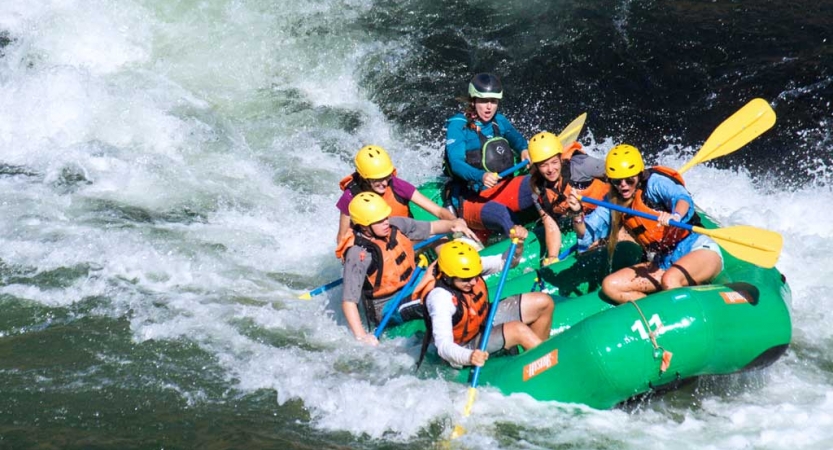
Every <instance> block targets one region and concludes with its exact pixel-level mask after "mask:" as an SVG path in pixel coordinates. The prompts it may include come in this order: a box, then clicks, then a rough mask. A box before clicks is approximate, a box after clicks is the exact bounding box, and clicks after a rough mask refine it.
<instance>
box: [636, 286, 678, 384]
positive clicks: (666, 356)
mask: <svg viewBox="0 0 833 450" xmlns="http://www.w3.org/2000/svg"><path fill="white" fill-rule="evenodd" d="M628 303H630V304H631V305H633V307H634V308H636V312H638V313H639V317H641V318H642V323H644V324H645V329H646V330H647V331H648V337H649V338H650V339H651V344H652V345H653V346H654V358H657V357H658V356H659V355H660V354H661V355H662V363H660V365H659V373H661V374H662V373H665V371H666V370H668V366H670V365H671V357H672V356H674V354H673V353H671V352H669V351H668V350H666V349H664V348H662V347H660V346H659V344H658V343H657V331H659V328H657V330H656V331H654V330H651V324H650V323H648V319H646V318H645V314H643V313H642V309H641V308H639V305H637V304H636V302H635V301H633V302H628ZM660 351H662V353H660Z"/></svg>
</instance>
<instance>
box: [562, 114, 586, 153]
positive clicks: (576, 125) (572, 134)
mask: <svg viewBox="0 0 833 450" xmlns="http://www.w3.org/2000/svg"><path fill="white" fill-rule="evenodd" d="M585 120H587V113H583V114H582V115H580V116H578V117H576V118H575V119H574V120H573V121H572V122H570V124H569V125H567V126H566V127H564V130H562V131H561V134H559V135H558V140H559V141H561V145H563V146H565V147H566V146H568V145H570V144H572V143H573V142H575V140H576V139H578V135H579V133H581V129H582V128H584V121H585Z"/></svg>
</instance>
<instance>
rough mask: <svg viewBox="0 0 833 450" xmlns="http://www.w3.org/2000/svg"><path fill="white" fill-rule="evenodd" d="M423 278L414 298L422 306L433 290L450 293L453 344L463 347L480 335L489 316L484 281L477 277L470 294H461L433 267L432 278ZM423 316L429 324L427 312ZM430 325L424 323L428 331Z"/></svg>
mask: <svg viewBox="0 0 833 450" xmlns="http://www.w3.org/2000/svg"><path fill="white" fill-rule="evenodd" d="M425 278H427V279H428V281H427V282H425V283H422V282H421V283H420V284H419V286H417V288H416V290H415V291H414V297H417V298H419V299H420V300H421V301H422V302H423V304H424V303H425V299H426V297H428V294H429V293H430V292H431V291H432V290H433V289H434V288H438V287H439V288H443V289H445V290H447V291H448V292H450V293H451V301H452V302H453V303H454V306H455V307H456V308H457V310H456V311H455V312H454V315H453V316H452V317H451V323H452V325H453V328H452V332H453V334H454V343H455V344H458V345H463V344H466V343H467V342H469V341H471V340H472V339H474V338H475V336H477V334H478V333H480V329H481V328H482V325H483V323H484V322H485V321H486V319H487V318H488V316H489V289H488V288H487V287H486V281H484V280H483V277H477V284H475V285H474V287H473V288H472V290H471V292H463V291H461V290H459V289H457V288H455V287H454V286H452V285H451V284H450V283H446V282H445V279H444V277H443V275H442V274H441V273H440V271H439V269H438V268H437V267H434V275H433V276H430V277H429V276H426V277H425ZM423 316H424V317H425V320H426V322H430V320H431V317H430V315H429V314H428V313H427V311H426V312H425V314H423ZM430 325H431V324H430V323H426V328H427V329H428V330H431V329H433V327H431V326H430Z"/></svg>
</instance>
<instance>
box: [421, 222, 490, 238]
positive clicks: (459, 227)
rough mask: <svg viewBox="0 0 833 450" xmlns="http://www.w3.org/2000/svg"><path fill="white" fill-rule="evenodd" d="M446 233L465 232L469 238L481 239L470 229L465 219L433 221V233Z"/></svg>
mask: <svg viewBox="0 0 833 450" xmlns="http://www.w3.org/2000/svg"><path fill="white" fill-rule="evenodd" d="M445 233H463V235H465V236H466V237H468V238H469V239H474V240H475V241H477V242H480V239H478V238H477V235H476V234H474V232H473V231H471V230H470V229H469V226H468V225H466V221H465V220H463V219H454V220H435V221H433V222H431V234H445Z"/></svg>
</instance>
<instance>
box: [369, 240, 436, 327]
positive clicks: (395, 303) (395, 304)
mask: <svg viewBox="0 0 833 450" xmlns="http://www.w3.org/2000/svg"><path fill="white" fill-rule="evenodd" d="M426 267H428V258H426V257H425V255H419V264H417V268H416V269H415V270H414V273H413V274H411V278H410V279H409V280H408V282H407V283H406V284H405V286H404V287H403V288H402V289H401V290H400V291H399V293H398V294H396V297H394V298H393V299H392V300H390V301H389V302H388V303H389V304H390V307H389V308H388V312H386V313H385V317H383V318H382V321H381V322H379V326H377V327H376V331H374V332H373V335H374V336H376V339H379V336H381V335H382V332H383V331H385V326H386V325H387V324H388V322H390V318H391V317H393V313H394V312H395V311H396V310H397V309H399V304H400V303H401V302H402V298H404V297H405V294H407V293H410V292H411V289H412V288H413V287H414V285H415V284H417V283H418V282H419V276H420V275H421V274H422V272H423V271H424V270H425V268H426Z"/></svg>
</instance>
